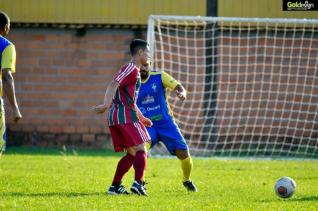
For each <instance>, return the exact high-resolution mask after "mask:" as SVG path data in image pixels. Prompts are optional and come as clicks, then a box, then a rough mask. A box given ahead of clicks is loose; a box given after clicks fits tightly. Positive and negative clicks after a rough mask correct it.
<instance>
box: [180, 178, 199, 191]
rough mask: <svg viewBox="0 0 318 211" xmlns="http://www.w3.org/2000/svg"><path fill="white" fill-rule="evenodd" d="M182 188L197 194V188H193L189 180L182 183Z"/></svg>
mask: <svg viewBox="0 0 318 211" xmlns="http://www.w3.org/2000/svg"><path fill="white" fill-rule="evenodd" d="M183 186H184V187H185V188H186V189H187V190H188V191H191V192H198V189H197V187H195V185H194V183H193V182H192V181H191V180H188V181H185V182H183Z"/></svg>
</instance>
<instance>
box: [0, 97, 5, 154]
mask: <svg viewBox="0 0 318 211" xmlns="http://www.w3.org/2000/svg"><path fill="white" fill-rule="evenodd" d="M0 104H1V105H0V157H1V155H2V152H3V151H4V150H5V147H6V125H5V117H4V107H3V101H2V99H0Z"/></svg>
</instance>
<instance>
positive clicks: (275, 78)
mask: <svg viewBox="0 0 318 211" xmlns="http://www.w3.org/2000/svg"><path fill="white" fill-rule="evenodd" d="M147 38H148V42H149V44H150V50H151V55H152V59H153V62H152V67H153V68H154V69H155V70H164V71H166V72H168V73H170V74H171V75H172V76H173V77H175V78H176V79H178V80H179V81H180V82H181V83H182V85H183V86H184V87H185V88H186V89H187V91H188V98H187V100H186V101H185V102H183V103H181V102H180V101H178V99H177V98H176V97H175V96H174V95H173V94H172V93H171V94H169V96H168V100H169V102H170V107H171V109H172V111H173V113H174V116H175V121H176V123H177V124H178V125H179V127H180V129H181V132H182V133H183V134H184V137H185V139H186V141H187V143H188V145H189V147H190V152H191V153H192V154H194V155H200V156H217V155H221V156H255V157H306V158H318V115H317V114H318V19H311V20H308V19H270V18H266V19H263V18H225V17H188V16H156V15H152V16H150V17H149V20H148V34H147ZM155 151H157V152H162V147H159V148H157V149H155Z"/></svg>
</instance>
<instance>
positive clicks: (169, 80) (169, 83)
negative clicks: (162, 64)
mask: <svg viewBox="0 0 318 211" xmlns="http://www.w3.org/2000/svg"><path fill="white" fill-rule="evenodd" d="M161 79H162V83H163V86H164V87H166V88H168V89H171V90H174V89H175V88H176V86H177V85H179V84H180V83H179V81H177V80H176V79H174V78H173V77H172V76H171V75H169V74H168V73H166V72H165V71H162V74H161Z"/></svg>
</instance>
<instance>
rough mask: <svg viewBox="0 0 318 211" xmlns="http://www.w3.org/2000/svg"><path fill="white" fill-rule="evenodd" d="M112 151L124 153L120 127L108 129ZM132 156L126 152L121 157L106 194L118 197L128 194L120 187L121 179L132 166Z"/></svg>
mask: <svg viewBox="0 0 318 211" xmlns="http://www.w3.org/2000/svg"><path fill="white" fill-rule="evenodd" d="M109 130H110V133H111V136H112V141H113V145H114V149H115V151H116V152H120V151H124V149H125V146H124V145H123V144H122V142H123V139H124V137H123V136H122V133H121V131H120V126H118V125H116V126H111V127H110V128H109ZM133 161H134V156H133V155H131V154H130V153H128V152H127V154H126V155H125V156H124V157H122V158H121V159H120V160H119V161H118V164H117V168H116V171H115V175H114V178H113V182H112V185H111V186H110V187H109V189H108V194H110V195H118V194H128V191H127V190H126V188H125V187H124V186H123V185H122V179H123V177H124V176H125V174H126V173H127V172H128V171H129V169H130V168H131V166H132V165H133Z"/></svg>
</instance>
